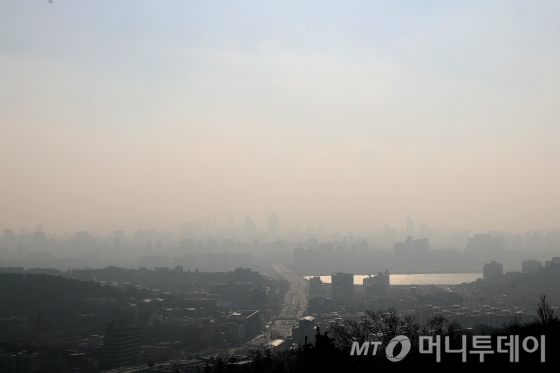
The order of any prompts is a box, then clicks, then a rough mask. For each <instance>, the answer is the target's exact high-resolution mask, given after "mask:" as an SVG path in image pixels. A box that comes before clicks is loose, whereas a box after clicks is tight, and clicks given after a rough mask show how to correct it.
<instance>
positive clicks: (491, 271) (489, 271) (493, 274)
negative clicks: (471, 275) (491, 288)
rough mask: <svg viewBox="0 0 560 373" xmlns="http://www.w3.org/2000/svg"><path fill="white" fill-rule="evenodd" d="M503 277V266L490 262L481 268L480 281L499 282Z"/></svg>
mask: <svg viewBox="0 0 560 373" xmlns="http://www.w3.org/2000/svg"><path fill="white" fill-rule="evenodd" d="M503 275H504V266H503V265H501V264H499V263H496V262H495V261H493V260H492V262H490V263H486V264H485V265H484V266H483V267H482V279H483V280H489V281H495V280H499V279H501V278H502V277H503Z"/></svg>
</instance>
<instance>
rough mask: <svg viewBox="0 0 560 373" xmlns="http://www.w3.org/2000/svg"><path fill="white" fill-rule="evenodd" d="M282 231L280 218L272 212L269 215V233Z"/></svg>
mask: <svg viewBox="0 0 560 373" xmlns="http://www.w3.org/2000/svg"><path fill="white" fill-rule="evenodd" d="M279 232H280V218H279V217H278V214H276V213H272V214H270V215H269V216H268V233H271V234H275V235H277V234H278V233H279Z"/></svg>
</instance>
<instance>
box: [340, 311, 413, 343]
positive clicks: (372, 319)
mask: <svg viewBox="0 0 560 373" xmlns="http://www.w3.org/2000/svg"><path fill="white" fill-rule="evenodd" d="M419 329H420V328H419V326H418V323H417V322H416V318H415V317H414V316H410V315H407V316H405V317H404V319H401V318H400V317H399V314H398V311H397V309H396V308H394V307H390V308H388V309H386V310H375V309H373V310H368V311H366V312H365V314H363V315H362V316H361V317H360V319H359V320H337V321H336V322H335V323H334V324H333V325H331V327H330V334H331V336H332V337H333V338H334V340H335V343H336V345H337V347H339V348H343V349H344V348H350V347H351V346H352V343H353V342H359V343H360V344H362V343H364V342H366V341H372V340H375V339H379V340H380V341H381V342H382V343H383V345H386V344H387V343H388V342H389V341H390V340H391V339H393V338H394V337H395V336H397V335H399V334H404V335H407V336H408V337H409V338H410V339H411V340H416V339H417V338H416V337H417V335H418V331H419Z"/></svg>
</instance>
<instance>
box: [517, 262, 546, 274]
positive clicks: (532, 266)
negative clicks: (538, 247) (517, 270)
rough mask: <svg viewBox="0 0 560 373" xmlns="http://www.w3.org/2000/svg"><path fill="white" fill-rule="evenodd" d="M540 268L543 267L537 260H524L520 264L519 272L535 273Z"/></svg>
mask: <svg viewBox="0 0 560 373" xmlns="http://www.w3.org/2000/svg"><path fill="white" fill-rule="evenodd" d="M542 267H543V264H542V262H539V261H537V260H534V259H529V260H524V261H523V262H522V263H521V272H523V273H526V272H532V271H537V270H539V269H541V268H542Z"/></svg>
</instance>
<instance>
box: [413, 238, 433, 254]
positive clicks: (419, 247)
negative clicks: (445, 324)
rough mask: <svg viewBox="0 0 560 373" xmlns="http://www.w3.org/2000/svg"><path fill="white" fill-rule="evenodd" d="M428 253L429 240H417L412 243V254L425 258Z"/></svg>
mask: <svg viewBox="0 0 560 373" xmlns="http://www.w3.org/2000/svg"><path fill="white" fill-rule="evenodd" d="M429 251H430V239H429V238H419V239H417V240H414V241H413V242H412V252H413V254H414V255H415V256H417V257H426V256H427V255H428V252H429Z"/></svg>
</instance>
